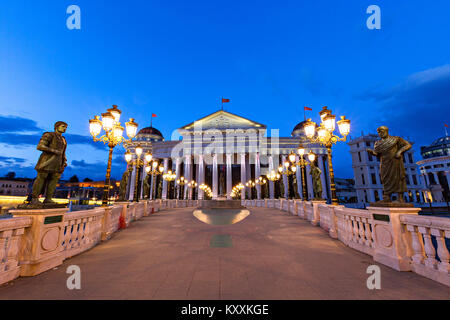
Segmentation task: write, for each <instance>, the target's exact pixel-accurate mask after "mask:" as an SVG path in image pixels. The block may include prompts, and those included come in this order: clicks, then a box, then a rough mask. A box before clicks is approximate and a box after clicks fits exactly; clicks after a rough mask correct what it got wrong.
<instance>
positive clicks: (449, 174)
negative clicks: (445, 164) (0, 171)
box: [445, 171, 450, 190]
mask: <svg viewBox="0 0 450 320" xmlns="http://www.w3.org/2000/svg"><path fill="white" fill-rule="evenodd" d="M445 177H446V178H447V184H448V189H449V190H450V171H446V172H445Z"/></svg>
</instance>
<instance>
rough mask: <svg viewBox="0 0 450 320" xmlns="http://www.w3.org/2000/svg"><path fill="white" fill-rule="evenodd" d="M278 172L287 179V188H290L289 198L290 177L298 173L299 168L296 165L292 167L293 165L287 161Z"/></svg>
mask: <svg viewBox="0 0 450 320" xmlns="http://www.w3.org/2000/svg"><path fill="white" fill-rule="evenodd" d="M294 160H295V155H294ZM278 172H279V173H280V174H281V175H284V176H286V179H287V182H288V183H287V188H288V189H287V195H288V198H289V177H290V176H291V175H293V174H295V173H296V172H297V167H296V166H295V165H291V163H290V162H289V161H288V160H286V161H285V162H284V163H283V165H280V166H279V167H278Z"/></svg>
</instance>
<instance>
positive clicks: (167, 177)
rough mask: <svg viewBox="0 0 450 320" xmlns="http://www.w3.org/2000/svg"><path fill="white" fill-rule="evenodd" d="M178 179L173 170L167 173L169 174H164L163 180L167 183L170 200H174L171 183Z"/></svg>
mask: <svg viewBox="0 0 450 320" xmlns="http://www.w3.org/2000/svg"><path fill="white" fill-rule="evenodd" d="M176 178H177V175H176V173H175V172H172V170H169V171H167V173H164V174H163V179H164V180H165V181H167V190H168V194H169V199H171V198H172V189H171V182H172V181H175V179H176Z"/></svg>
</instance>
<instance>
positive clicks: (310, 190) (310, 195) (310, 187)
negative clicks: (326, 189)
mask: <svg viewBox="0 0 450 320" xmlns="http://www.w3.org/2000/svg"><path fill="white" fill-rule="evenodd" d="M306 181H308V185H307V189H308V199H313V198H314V191H313V183H312V177H311V165H309V164H308V165H307V166H306Z"/></svg>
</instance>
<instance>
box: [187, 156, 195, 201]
mask: <svg viewBox="0 0 450 320" xmlns="http://www.w3.org/2000/svg"><path fill="white" fill-rule="evenodd" d="M189 158H190V159H191V162H190V164H189V181H194V167H195V161H194V156H190V157H189ZM188 189H189V190H188V192H189V199H191V200H192V199H193V198H194V188H193V187H191V188H188Z"/></svg>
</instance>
